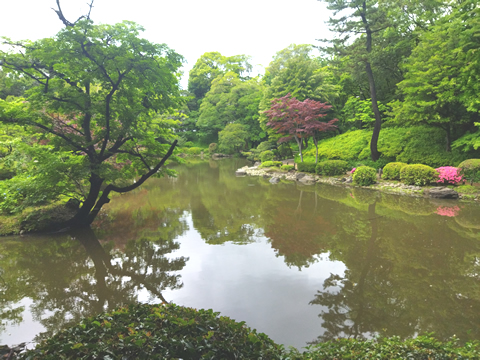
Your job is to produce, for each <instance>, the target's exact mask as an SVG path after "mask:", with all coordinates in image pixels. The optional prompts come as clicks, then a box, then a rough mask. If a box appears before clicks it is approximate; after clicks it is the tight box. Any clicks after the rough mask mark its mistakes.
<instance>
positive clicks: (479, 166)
mask: <svg viewBox="0 0 480 360" xmlns="http://www.w3.org/2000/svg"><path fill="white" fill-rule="evenodd" d="M458 174H459V175H461V176H463V177H464V178H465V180H467V181H470V184H473V183H474V182H480V159H469V160H465V161H463V162H461V163H460V165H458Z"/></svg>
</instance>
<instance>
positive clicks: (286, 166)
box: [280, 165, 295, 171]
mask: <svg viewBox="0 0 480 360" xmlns="http://www.w3.org/2000/svg"><path fill="white" fill-rule="evenodd" d="M280 169H282V170H285V171H290V170H293V169H295V166H294V165H282V166H280Z"/></svg>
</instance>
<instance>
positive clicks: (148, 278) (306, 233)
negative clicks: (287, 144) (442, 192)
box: [0, 160, 480, 348]
mask: <svg viewBox="0 0 480 360" xmlns="http://www.w3.org/2000/svg"><path fill="white" fill-rule="evenodd" d="M243 165H244V162H242V161H241V160H222V161H210V162H208V161H207V162H202V163H196V164H189V165H181V166H178V167H177V168H176V170H177V172H178V177H176V178H163V179H150V180H149V181H148V182H147V183H146V184H145V185H144V186H143V187H142V188H141V189H139V190H138V191H136V192H132V193H128V194H125V195H122V196H117V197H115V198H114V199H113V200H112V202H111V203H110V204H109V205H108V208H106V212H105V213H103V214H102V215H101V216H99V218H98V219H97V221H96V223H95V224H94V226H93V227H92V229H91V230H89V231H83V232H76V233H68V234H60V235H56V236H24V237H8V238H3V239H0V344H8V345H13V344H18V343H20V342H24V341H38V340H40V339H42V338H44V337H46V336H50V335H51V334H53V333H55V332H56V331H58V329H60V328H62V327H65V326H68V325H70V324H73V323H76V322H78V321H80V319H81V318H82V317H85V316H90V315H94V314H97V313H99V312H101V311H104V310H111V309H113V308H115V307H118V306H120V305H122V304H126V303H131V302H134V301H141V302H161V301H168V302H175V303H177V304H181V305H185V306H190V307H195V308H212V309H214V310H215V311H219V312H220V313H221V314H222V315H226V316H229V317H231V318H233V319H235V320H237V321H246V323H247V325H249V326H251V327H253V328H256V329H257V330H258V331H261V332H265V333H266V334H267V335H269V336H270V337H271V338H272V339H273V340H275V341H277V342H279V343H283V344H285V345H293V346H296V347H298V348H301V347H303V346H306V345H307V344H308V343H312V342H316V341H324V340H328V339H332V338H337V337H355V338H369V337H372V336H375V335H377V334H380V335H386V336H391V335H399V336H401V337H413V336H416V335H417V334H422V333H425V332H435V333H436V336H437V337H439V338H441V339H446V338H449V337H451V336H453V335H456V336H457V337H460V339H461V340H462V341H465V340H467V339H479V338H480V281H479V280H480V221H479V220H478V219H479V217H480V206H478V205H476V204H469V203H461V202H456V201H443V202H442V201H432V200H427V199H422V198H410V197H402V196H395V195H387V194H381V193H377V192H373V191H369V190H361V189H348V188H342V187H334V186H328V185H321V184H317V185H316V186H301V185H299V184H295V183H280V184H276V185H271V184H269V183H268V181H267V180H265V179H262V178H252V177H241V178H237V177H235V175H234V172H235V170H236V169H237V168H239V167H241V166H243Z"/></svg>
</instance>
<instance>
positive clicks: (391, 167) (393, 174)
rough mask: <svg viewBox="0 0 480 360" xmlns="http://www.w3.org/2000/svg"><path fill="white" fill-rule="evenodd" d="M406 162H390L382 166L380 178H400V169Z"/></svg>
mask: <svg viewBox="0 0 480 360" xmlns="http://www.w3.org/2000/svg"><path fill="white" fill-rule="evenodd" d="M405 166H407V164H405V163H402V162H391V163H388V164H387V165H385V167H384V168H383V174H382V179H385V180H400V170H402V169H403V168H404V167H405Z"/></svg>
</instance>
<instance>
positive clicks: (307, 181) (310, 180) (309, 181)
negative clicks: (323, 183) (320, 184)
mask: <svg viewBox="0 0 480 360" xmlns="http://www.w3.org/2000/svg"><path fill="white" fill-rule="evenodd" d="M299 181H300V182H301V183H302V184H304V185H313V184H315V182H316V181H315V178H314V177H313V176H309V175H305V176H303V177H302V178H301V179H300V180H299Z"/></svg>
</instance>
